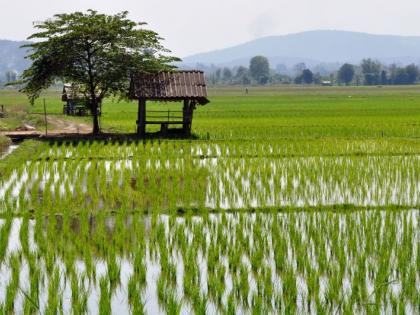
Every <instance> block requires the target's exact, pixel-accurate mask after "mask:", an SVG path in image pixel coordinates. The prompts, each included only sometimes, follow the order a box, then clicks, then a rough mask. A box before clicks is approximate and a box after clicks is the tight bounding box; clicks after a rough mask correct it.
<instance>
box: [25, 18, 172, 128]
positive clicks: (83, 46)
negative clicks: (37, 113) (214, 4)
mask: <svg viewBox="0 0 420 315" xmlns="http://www.w3.org/2000/svg"><path fill="white" fill-rule="evenodd" d="M127 15H128V12H127V11H124V12H121V13H118V14H116V15H105V14H100V13H98V12H96V11H93V10H88V11H87V12H86V13H83V12H75V13H71V14H57V15H55V16H54V17H53V18H52V19H49V20H46V21H45V22H42V23H39V24H37V25H36V28H37V29H38V30H39V31H38V32H37V33H35V34H33V35H32V36H30V37H29V38H28V39H29V40H34V42H32V43H31V44H28V45H26V46H25V47H28V48H29V49H30V51H31V52H30V55H29V56H28V58H29V59H30V60H32V65H31V67H30V68H29V69H27V70H25V71H24V73H23V76H22V78H23V83H24V87H23V89H22V91H23V92H25V93H26V94H27V95H28V97H29V99H30V101H31V103H33V102H34V101H35V99H36V98H38V97H39V95H40V93H41V91H42V90H44V89H46V88H48V87H49V86H50V85H51V84H53V83H54V82H55V80H57V79H59V80H62V81H64V82H71V83H73V84H76V85H77V86H78V90H79V91H80V92H81V93H82V94H83V95H84V97H85V99H86V101H87V104H88V106H89V107H90V110H91V112H92V116H93V133H99V131H100V129H99V120H98V114H99V106H100V104H101V102H102V100H103V99H104V98H105V97H107V96H109V95H117V94H120V95H125V94H126V93H127V91H128V87H129V80H130V76H131V74H132V73H134V72H139V71H144V72H153V71H159V70H162V69H166V68H171V63H172V62H173V61H176V60H178V59H177V58H174V57H169V56H167V53H168V52H169V51H168V50H167V49H165V48H164V47H163V46H162V44H161V40H162V38H160V37H159V36H158V34H157V33H155V32H154V31H151V30H147V29H144V28H143V26H144V25H145V23H137V22H133V21H131V20H129V19H128V18H127Z"/></svg>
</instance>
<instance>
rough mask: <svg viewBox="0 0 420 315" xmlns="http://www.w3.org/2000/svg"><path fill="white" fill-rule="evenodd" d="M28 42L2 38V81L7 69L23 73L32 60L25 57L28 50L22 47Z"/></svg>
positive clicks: (0, 62) (0, 76)
mask: <svg viewBox="0 0 420 315" xmlns="http://www.w3.org/2000/svg"><path fill="white" fill-rule="evenodd" d="M26 43H27V42H16V41H11V40H0V81H4V79H5V73H6V72H7V71H15V72H17V73H22V71H23V70H25V69H26V68H27V67H28V66H29V65H30V62H29V61H28V60H26V59H25V56H26V54H27V50H26V49H24V48H20V47H21V46H22V45H24V44H26Z"/></svg>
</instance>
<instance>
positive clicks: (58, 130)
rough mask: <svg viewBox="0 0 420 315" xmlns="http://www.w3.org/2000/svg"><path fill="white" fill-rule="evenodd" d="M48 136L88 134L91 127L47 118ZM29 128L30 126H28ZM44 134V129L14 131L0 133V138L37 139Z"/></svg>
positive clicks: (55, 118) (80, 123)
mask: <svg viewBox="0 0 420 315" xmlns="http://www.w3.org/2000/svg"><path fill="white" fill-rule="evenodd" d="M47 120H48V135H50V136H54V135H67V134H68V135H70V134H89V133H91V132H92V127H91V126H89V125H88V124H85V123H82V122H76V121H70V120H67V119H65V118H61V117H57V116H48V117H47ZM29 127H30V126H29ZM44 134H45V129H43V128H38V129H36V130H32V129H30V130H29V129H28V130H14V131H0V136H2V135H3V136H9V137H12V138H13V137H26V136H27V137H32V138H33V137H37V136H42V135H44Z"/></svg>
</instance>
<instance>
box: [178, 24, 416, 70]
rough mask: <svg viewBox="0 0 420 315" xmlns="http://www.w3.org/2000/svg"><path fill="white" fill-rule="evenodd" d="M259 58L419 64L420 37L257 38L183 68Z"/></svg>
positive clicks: (188, 61) (334, 34)
mask: <svg viewBox="0 0 420 315" xmlns="http://www.w3.org/2000/svg"><path fill="white" fill-rule="evenodd" d="M255 55H263V56H266V57H267V58H268V59H269V61H270V64H271V66H272V67H275V65H276V64H285V65H288V66H291V65H293V64H296V63H298V62H305V63H306V64H307V65H316V64H320V63H327V64H331V63H344V62H351V63H359V62H360V61H361V60H362V59H364V58H374V59H378V60H379V61H382V62H384V63H388V64H389V63H402V64H408V63H413V62H414V63H418V62H419V61H420V37H415V36H395V35H373V34H366V33H356V32H346V31H310V32H303V33H297V34H290V35H284V36H270V37H263V38H260V39H256V40H253V41H250V42H247V43H244V44H240V45H237V46H234V47H230V48H226V49H221V50H215V51H210V52H206V53H200V54H196V55H192V56H188V57H186V58H184V60H183V66H186V67H189V66H193V65H197V64H203V65H210V64H215V65H223V66H237V65H248V64H249V59H250V58H252V57H253V56H255Z"/></svg>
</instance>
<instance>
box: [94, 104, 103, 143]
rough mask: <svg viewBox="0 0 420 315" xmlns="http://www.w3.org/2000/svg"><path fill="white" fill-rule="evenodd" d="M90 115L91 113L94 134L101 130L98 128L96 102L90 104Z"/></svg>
mask: <svg viewBox="0 0 420 315" xmlns="http://www.w3.org/2000/svg"><path fill="white" fill-rule="evenodd" d="M92 115H93V129H92V133H93V134H94V135H97V134H99V132H100V131H101V130H100V128H99V118H98V104H94V105H93V106H92Z"/></svg>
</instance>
